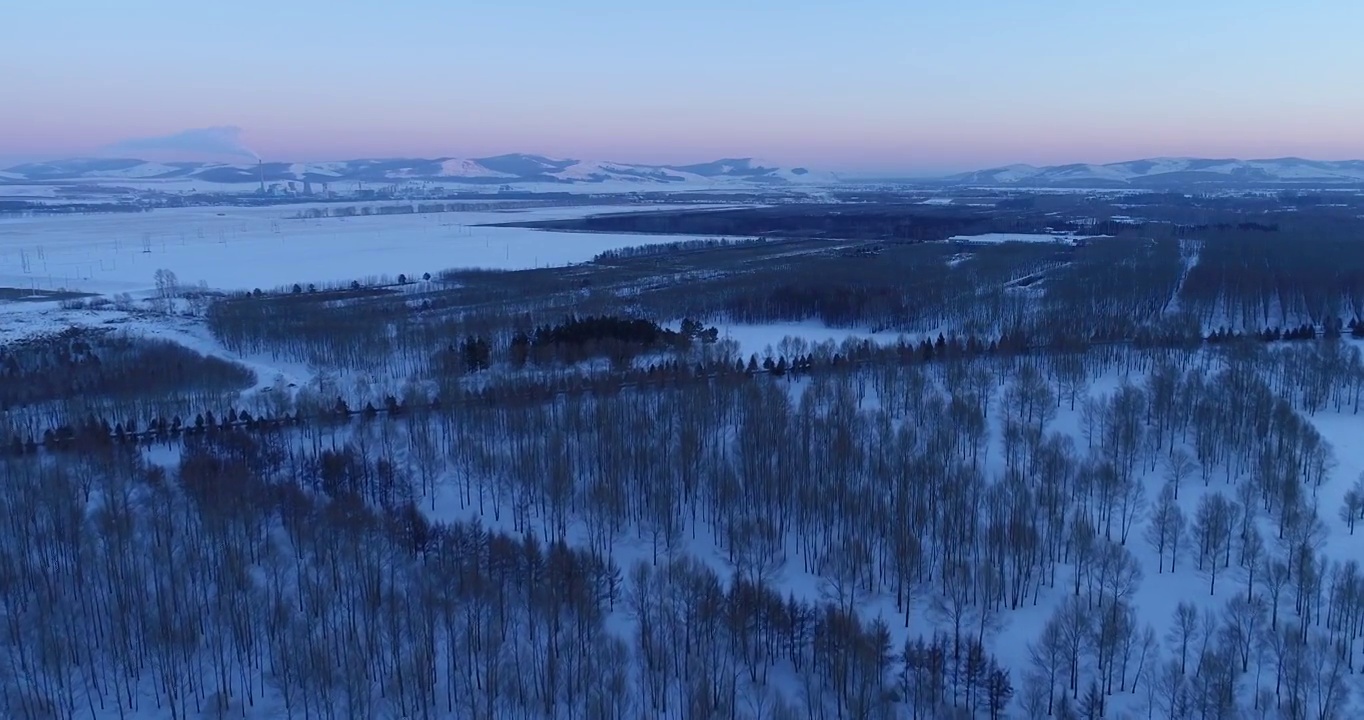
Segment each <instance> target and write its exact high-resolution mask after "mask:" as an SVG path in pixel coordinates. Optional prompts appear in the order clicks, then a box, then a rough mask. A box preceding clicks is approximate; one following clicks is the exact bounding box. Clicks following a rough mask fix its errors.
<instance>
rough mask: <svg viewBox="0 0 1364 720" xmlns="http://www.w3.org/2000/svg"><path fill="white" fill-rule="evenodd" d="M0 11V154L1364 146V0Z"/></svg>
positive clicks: (62, 4) (1216, 150)
mask: <svg viewBox="0 0 1364 720" xmlns="http://www.w3.org/2000/svg"><path fill="white" fill-rule="evenodd" d="M4 14H5V19H4V22H3V23H0V159H4V160H20V159H54V158H60V157H76V156H87V155H109V154H110V153H114V154H124V155H126V154H127V152H126V151H128V150H129V149H139V150H140V151H141V153H140V154H141V155H147V154H151V153H152V152H153V151H154V150H155V149H156V148H157V141H156V139H157V138H180V139H181V140H183V139H184V137H185V133H186V132H187V131H188V132H189V137H190V138H191V139H193V138H198V137H204V136H209V137H219V139H221V136H222V133H221V132H218V131H217V130H215V129H222V128H237V129H239V130H231V131H229V134H230V135H231V137H232V138H233V139H235V140H237V141H239V142H240V143H241V144H242V145H244V146H246V147H248V148H250V150H251V151H253V152H254V153H257V154H259V155H260V156H261V157H262V158H265V159H266V160H278V161H297V162H307V161H320V160H335V159H350V158H359V157H441V156H455V157H479V156H486V155H493V154H500V153H510V152H528V153H539V154H545V155H550V156H553V157H572V158H579V159H584V158H590V159H602V160H614V161H620V162H649V163H681V162H700V161H707V160H712V159H716V158H720V157H758V158H761V159H763V160H765V161H769V162H776V163H781V164H783V165H791V166H794V165H802V166H806V167H811V168H819V169H825V170H834V171H842V172H854V173H855V172H863V173H871V174H931V173H934V172H947V171H957V170H969V169H978V168H983V167H994V166H999V165H1007V164H1012V163H1031V164H1058V163H1068V162H1116V161H1121V160H1129V159H1135V158H1141V157H1154V156H1202V157H1239V158H1263V157H1281V156H1290V155H1291V156H1300V157H1309V158H1316V159H1355V158H1364V131H1361V130H1360V119H1361V118H1362V117H1364V90H1361V89H1360V85H1359V79H1358V73H1359V70H1360V69H1361V68H1364V43H1361V42H1359V40H1358V31H1359V28H1361V27H1364V3H1361V2H1358V0H1298V1H1297V2H1293V3H1288V2H1283V1H1282V0H1197V1H1196V2H1191V1H1189V0H1177V1H1176V0H1144V1H1142V2H1122V3H1108V2H1095V1H1094V0H1027V1H1024V0H1017V1H1015V0H953V1H952V2H943V1H942V0H935V1H934V2H921V1H919V0H842V1H841V2H836V3H835V2H828V1H827V0H743V1H740V0H495V1H494V0H478V1H474V0H393V1H392V2H387V3H380V2H363V1H355V2H350V1H346V2H337V1H336V0H330V1H325V2H324V1H322V0H289V1H288V2H280V1H279V0H271V1H270V2H260V1H258V0H234V1H233V2H184V1H183V0H120V1H119V2H110V1H109V0H85V1H80V0H44V1H43V2H16V3H11V6H9V7H7V8H6V11H5V13H4ZM205 130H208V133H207V135H205V134H204V131H205ZM164 144H165V145H166V147H163V148H162V150H163V151H164V152H163V154H169V155H189V154H193V153H191V152H190V150H191V149H192V148H191V147H190V146H189V144H187V143H183V142H181V143H179V144H176V143H175V142H169V141H168V142H167V143H164ZM219 149H221V148H219ZM120 151H124V152H120ZM160 159H176V158H160ZM182 159H203V158H197V157H184V158H182Z"/></svg>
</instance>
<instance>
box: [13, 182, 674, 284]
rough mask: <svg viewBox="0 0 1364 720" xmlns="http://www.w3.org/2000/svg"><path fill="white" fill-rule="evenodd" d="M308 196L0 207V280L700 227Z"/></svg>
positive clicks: (132, 275) (373, 255) (324, 265)
mask: <svg viewBox="0 0 1364 720" xmlns="http://www.w3.org/2000/svg"><path fill="white" fill-rule="evenodd" d="M383 204H392V203H380V205H383ZM306 207H307V206H299V205H291V206H275V207H265V208H238V207H195V208H176V209H171V210H156V211H152V212H147V213H110V214H90V215H62V216H42V217H17V218H6V219H0V286H11V287H24V288H33V289H70V290H80V291H86V292H94V293H119V292H133V293H137V292H144V291H147V290H148V289H150V288H152V287H153V286H154V283H153V281H152V275H153V274H154V273H155V272H156V271H157V270H158V269H161V268H165V269H168V270H171V271H172V272H174V273H175V274H176V276H177V277H178V278H179V281H180V283H181V284H182V285H197V284H199V283H200V282H201V281H202V282H204V283H207V284H208V286H209V287H210V288H214V289H224V290H243V289H244V290H249V289H252V288H257V287H259V288H273V287H278V286H281V285H290V284H293V283H296V282H297V283H308V282H319V283H321V282H338V281H348V280H352V279H358V278H364V277H370V276H377V275H389V276H394V277H396V276H397V275H398V274H399V273H406V274H408V275H415V276H420V275H421V274H422V273H425V272H430V273H431V274H433V275H434V274H435V273H437V272H439V271H441V270H444V269H448V268H463V267H479V268H491V269H503V270H513V269H521V268H531V267H546V266H555V265H565V264H570V263H575V262H582V261H586V260H590V259H591V258H592V257H593V256H594V255H596V254H597V253H600V252H602V251H605V250H610V249H614V248H620V247H627V246H633V245H646V244H650V243H660V242H677V241H683V240H689V239H699V238H693V237H687V236H676V235H630V234H609V233H565V232H552V233H551V232H544V231H540V230H534V229H528V228H494V227H478V225H480V224H484V223H505V222H515V221H522V220H550V219H567V218H576V217H584V216H587V215H593V214H599V213H608V212H615V213H619V212H643V211H651V210H666V209H668V206H666V205H647V206H642V205H625V206H610V205H605V206H565V207H549V208H536V209H530V210H515V211H502V212H494V211H487V212H450V213H432V214H403V215H371V216H359V217H347V218H320V219H307V220H303V219H294V217H293V216H295V215H297V214H298V213H299V212H300V211H301V210H302V209H305V208H306ZM687 207H695V206H687Z"/></svg>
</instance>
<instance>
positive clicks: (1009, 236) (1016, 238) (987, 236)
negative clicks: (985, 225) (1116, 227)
mask: <svg viewBox="0 0 1364 720" xmlns="http://www.w3.org/2000/svg"><path fill="white" fill-rule="evenodd" d="M1096 237H1104V236H1103V235H1075V234H1072V233H983V234H981V235H953V236H952V237H950V238H948V239H947V240H948V241H949V242H968V243H980V244H986V245H993V244H998V243H1006V242H1025V243H1061V244H1074V243H1075V241H1076V240H1086V239H1089V238H1096Z"/></svg>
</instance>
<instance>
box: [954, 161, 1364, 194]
mask: <svg viewBox="0 0 1364 720" xmlns="http://www.w3.org/2000/svg"><path fill="white" fill-rule="evenodd" d="M941 181H942V182H945V183H949V184H955V185H1017V186H1021V187H1114V186H1119V187H1121V186H1130V187H1145V188H1152V189H1162V188H1164V189H1173V188H1187V187H1191V186H1199V185H1231V186H1238V185H1239V186H1253V185H1271V186H1287V185H1347V186H1348V185H1364V161H1362V160H1340V161H1322V160H1304V159H1302V158H1274V159H1269V160H1231V159H1223V160H1216V159H1208V158H1149V159H1146V160H1131V161H1128V162H1119V163H1109V164H1107V165H1090V164H1074V165H1052V166H1048V167H1034V166H1032V165H1009V166H1006V167H998V168H991V169H989V170H977V171H975V172H968V173H961V174H959V175H951V176H948V177H945V178H942V180H941Z"/></svg>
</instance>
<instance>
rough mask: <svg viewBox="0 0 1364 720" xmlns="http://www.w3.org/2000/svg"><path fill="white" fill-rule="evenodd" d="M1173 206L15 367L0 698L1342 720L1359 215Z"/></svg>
mask: <svg viewBox="0 0 1364 720" xmlns="http://www.w3.org/2000/svg"><path fill="white" fill-rule="evenodd" d="M1050 202H1052V201H1051V200H1049V199H1046V198H1042V199H1040V200H1039V201H1038V203H1037V205H1038V206H1040V207H1042V208H1046V207H1049V205H1048V203H1050ZM1256 202H1259V201H1258V200H1257V201H1256ZM1176 205H1177V207H1175V208H1174V209H1173V210H1171V212H1172V213H1173V214H1176V215H1178V216H1179V218H1180V220H1179V222H1165V221H1162V220H1159V219H1152V220H1147V221H1144V222H1143V223H1141V224H1124V226H1125V228H1126V229H1124V230H1122V231H1121V232H1119V233H1118V234H1116V236H1114V237H1108V238H1102V239H1095V240H1093V241H1091V242H1088V243H1085V244H1081V245H1061V244H1051V243H1001V244H997V245H996V244H991V245H983V244H979V245H977V244H970V243H966V244H962V243H945V242H918V241H913V242H892V241H879V242H877V243H875V244H869V243H867V242H865V241H863V240H859V239H856V238H847V239H843V240H836V241H834V240H812V239H808V238H804V239H802V238H769V239H766V240H764V241H761V242H734V241H728V240H725V241H721V240H719V239H717V240H716V241H715V242H685V243H679V244H676V245H675V246H668V247H666V248H665V249H662V250H660V249H658V248H651V249H650V250H648V251H637V252H636V251H622V252H614V253H610V254H607V255H604V256H600V257H598V258H597V259H596V260H594V261H593V262H591V263H586V264H583V265H577V266H570V267H565V268H540V269H536V270H527V271H516V272H486V271H452V272H450V273H439V274H437V275H436V277H435V278H434V279H428V280H427V281H424V282H422V283H401V284H397V285H385V286H384V287H383V288H379V287H377V286H376V287H367V286H366V283H363V282H360V281H357V282H356V283H355V284H354V285H351V284H343V285H340V286H339V287H337V288H334V289H327V290H326V291H321V292H302V291H301V292H298V293H295V292H292V291H291V290H289V289H288V288H284V289H281V290H279V291H271V292H249V293H247V292H243V293H238V294H225V295H212V296H208V297H205V298H204V299H202V300H201V301H197V304H195V305H191V304H190V303H188V302H187V301H185V300H184V299H183V298H179V297H175V292H174V291H173V290H172V291H168V293H167V297H164V298H159V299H158V300H157V302H154V303H150V304H148V306H147V307H146V309H145V310H143V311H139V312H144V313H146V314H147V316H148V317H155V316H156V314H157V313H162V314H170V313H182V314H186V313H187V314H189V315H193V318H192V320H193V321H194V322H198V323H201V324H202V327H203V328H204V332H205V333H206V334H207V335H208V337H210V338H211V339H212V340H213V342H214V343H216V345H215V346H213V347H217V348H218V350H217V351H215V352H213V353H208V354H205V353H204V352H200V351H198V350H191V349H189V348H187V347H184V346H181V345H177V344H175V343H173V342H170V341H164V340H153V339H149V338H146V337H140V336H136V335H133V334H129V333H120V332H118V331H112V330H111V331H105V332H90V331H75V330H72V331H66V332H62V333H57V334H54V335H50V336H44V337H41V338H37V339H32V340H29V341H25V342H24V343H13V344H10V345H5V346H0V391H3V394H2V395H0V397H2V398H3V399H4V405H3V414H0V477H2V478H3V488H4V491H3V495H0V502H3V505H4V512H3V513H0V523H3V525H4V531H3V532H0V586H3V587H4V588H5V589H6V592H4V593H0V621H2V622H0V658H3V659H0V666H3V667H4V668H5V671H4V672H3V673H0V708H3V710H2V711H0V712H2V713H3V714H4V715H5V716H7V717H15V718H24V719H26V720H27V719H30V718H32V719H35V720H36V719H38V718H99V719H100V720H103V719H104V718H120V719H122V718H143V717H168V718H176V719H177V720H178V719H179V718H202V717H213V718H232V717H240V718H257V717H259V718H274V717H287V718H357V719H358V718H372V717H404V718H488V719H493V718H546V719H556V720H557V719H559V718H581V719H584V720H586V719H595V718H612V719H621V720H625V719H628V718H679V719H681V718H716V719H717V720H718V719H720V718H752V719H754V720H759V719H773V720H784V719H792V720H794V719H796V718H801V719H807V720H813V719H814V718H836V719H838V720H845V719H847V720H851V719H854V718H857V719H867V720H872V719H882V718H884V719H891V718H915V719H916V720H917V719H918V718H925V719H927V718H943V717H963V718H991V719H995V718H1044V717H1056V718H1187V719H1193V718H1242V717H1257V718H1289V719H1293V720H1298V719H1302V720H1308V719H1313V720H1325V719H1327V718H1348V717H1354V716H1356V714H1357V713H1358V712H1361V711H1364V642H1360V639H1361V636H1362V635H1364V573H1361V570H1360V567H1359V557H1360V552H1359V550H1360V549H1359V546H1358V545H1357V544H1356V543H1357V542H1359V541H1358V540H1356V539H1355V538H1356V537H1364V532H1361V533H1359V534H1358V535H1356V532H1355V531H1356V527H1355V526H1356V524H1357V523H1359V522H1361V521H1364V455H1361V454H1360V452H1359V447H1358V441H1357V438H1358V437H1359V427H1360V422H1361V421H1362V420H1361V416H1360V414H1359V413H1360V400H1361V394H1364V356H1362V354H1361V347H1360V345H1359V344H1358V339H1357V338H1356V337H1354V335H1355V334H1356V332H1355V329H1356V328H1359V327H1360V325H1361V322H1364V321H1361V318H1360V316H1359V314H1358V313H1357V311H1356V308H1357V307H1359V305H1358V301H1357V299H1356V298H1355V293H1356V292H1357V290H1356V287H1355V281H1356V278H1355V276H1356V275H1357V274H1358V273H1356V272H1355V270H1354V268H1356V267H1357V266H1359V265H1360V264H1364V245H1360V244H1359V242H1360V241H1361V240H1364V237H1360V235H1359V234H1358V233H1359V229H1360V223H1355V224H1350V223H1348V222H1346V221H1344V220H1343V219H1341V218H1340V217H1339V216H1338V215H1337V214H1336V213H1334V211H1332V210H1330V209H1329V208H1328V209H1327V210H1325V211H1323V212H1322V213H1320V214H1314V213H1312V212H1310V211H1308V212H1304V213H1302V214H1301V217H1297V215H1298V213H1293V214H1287V213H1286V214H1284V216H1282V217H1280V216H1275V217H1268V218H1266V217H1262V216H1260V215H1259V214H1256V215H1254V216H1253V218H1252V216H1247V215H1245V214H1242V213H1241V212H1240V211H1237V212H1228V211H1226V210H1225V208H1224V207H1223V205H1222V204H1221V202H1220V201H1210V205H1211V206H1212V209H1211V210H1208V209H1206V208H1204V209H1201V210H1200V209H1199V208H1198V207H1197V203H1188V202H1180V203H1177V204H1176ZM1148 210H1149V209H1148ZM868 212H869V213H870V212H871V211H868ZM980 212H984V211H980ZM1008 212H1009V213H1016V212H1019V210H1018V209H1017V208H1016V207H1015V208H1011V209H1009V210H1008ZM1029 212H1031V210H1029ZM1048 212H1050V210H1048ZM1200 213H1202V217H1198V216H1199V214H1200ZM1148 214H1151V215H1156V214H1158V213H1155V212H1148ZM1290 215H1292V216H1290ZM1185 219H1189V220H1190V222H1187V223H1186V222H1185ZM1194 221H1196V222H1194ZM659 222H672V221H671V220H660V221H659ZM1065 222H1068V223H1072V224H1074V225H1076V226H1079V225H1081V224H1082V223H1081V222H1080V219H1078V218H1070V219H1069V220H1065ZM1120 224H1121V223H1120ZM859 249H865V250H867V252H865V253H861V252H857V251H858V250H859ZM873 250H874V251H873ZM814 320H818V321H819V322H820V323H821V326H822V327H823V328H825V329H830V328H858V329H861V330H862V331H863V333H862V334H860V335H848V336H847V337H846V338H845V339H843V340H841V341H834V340H825V341H815V340H811V339H808V338H804V337H801V335H800V327H799V326H792V327H793V329H792V331H791V333H790V334H789V335H788V336H787V337H785V338H784V339H782V340H781V341H780V342H776V343H771V344H768V345H767V346H765V347H763V346H761V345H755V344H753V343H752V342H751V341H750V340H749V339H748V338H749V335H748V334H747V333H750V332H753V331H754V329H756V328H761V327H762V325H761V324H760V323H764V322H774V321H783V322H789V321H805V322H809V321H814ZM186 321H187V322H188V321H189V320H186ZM781 327H786V326H781ZM876 330H879V331H880V332H871V331H876ZM205 347H208V345H205ZM234 358H235V359H236V360H234ZM247 363H250V364H251V367H265V366H270V365H271V364H274V365H276V366H278V367H280V368H281V369H282V371H283V370H288V371H290V372H294V373H299V372H306V375H307V376H306V378H303V377H300V378H298V382H296V383H295V382H292V381H290V380H286V379H285V378H284V375H283V372H281V375H280V377H278V378H273V379H272V378H268V377H258V376H257V373H256V372H254V371H252V370H249V369H247ZM300 368H302V369H303V370H300Z"/></svg>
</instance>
